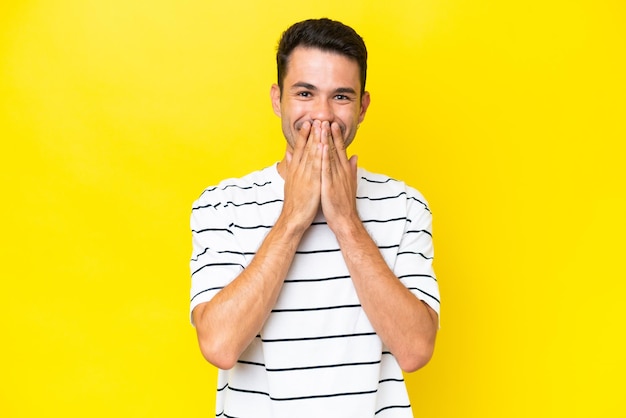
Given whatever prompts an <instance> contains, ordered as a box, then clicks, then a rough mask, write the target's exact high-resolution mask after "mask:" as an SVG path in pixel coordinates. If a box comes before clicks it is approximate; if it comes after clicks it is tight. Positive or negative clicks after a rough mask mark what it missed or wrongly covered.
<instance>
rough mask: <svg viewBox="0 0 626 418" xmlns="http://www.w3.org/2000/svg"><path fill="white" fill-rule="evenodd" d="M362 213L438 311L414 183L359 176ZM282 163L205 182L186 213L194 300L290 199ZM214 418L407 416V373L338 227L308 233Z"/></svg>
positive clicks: (227, 380) (242, 255) (425, 224)
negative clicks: (382, 332) (342, 246)
mask: <svg viewBox="0 0 626 418" xmlns="http://www.w3.org/2000/svg"><path fill="white" fill-rule="evenodd" d="M358 178H359V182H358V189H357V208H358V212H359V216H360V217H361V220H362V221H363V224H364V225H365V227H366V229H367V231H368V232H369V234H370V235H371V237H372V238H373V240H374V242H375V243H376V244H377V245H378V248H379V249H380V251H381V254H382V255H383V257H384V259H385V261H386V262H387V263H388V265H389V267H390V268H391V269H392V270H393V272H394V273H395V274H396V276H397V277H398V278H399V279H400V281H401V282H402V283H403V284H404V285H405V286H406V287H407V288H408V289H410V290H411V291H412V292H413V293H414V294H415V296H416V297H418V298H420V299H422V300H423V301H424V302H426V303H427V304H428V305H429V306H431V307H432V308H433V309H435V311H437V312H439V290H438V285H437V281H436V279H435V274H434V272H433V269H432V260H433V245H432V234H431V213H430V210H429V209H428V206H427V203H426V201H425V200H424V198H423V197H422V196H421V195H420V194H419V192H417V191H416V190H415V189H413V188H411V187H409V186H407V185H406V184H404V183H402V182H400V181H396V180H393V179H391V178H389V177H386V176H382V175H378V174H372V173H369V172H367V171H365V170H363V169H361V168H359V172H358ZM283 189H284V181H283V179H282V178H281V177H280V175H279V174H278V171H277V168H276V165H273V166H271V167H268V168H266V169H264V170H260V171H256V172H254V173H251V174H249V175H247V176H245V177H243V178H240V179H229V180H225V181H223V182H221V183H220V184H219V185H218V186H216V187H211V188H208V189H207V190H205V191H204V193H203V194H202V195H201V196H200V198H199V199H198V200H197V201H196V202H194V205H193V210H192V215H191V229H192V236H193V254H192V259H191V306H190V309H191V310H193V308H194V307H195V306H197V305H198V304H200V303H203V302H207V301H209V300H211V298H212V297H213V296H215V294H217V293H218V292H219V291H220V290H221V289H222V288H224V287H225V286H226V285H228V283H230V282H231V281H232V280H233V279H235V278H236V277H237V276H238V275H239V274H240V273H241V271H242V270H243V269H245V268H246V266H247V265H248V264H249V263H250V262H251V260H252V258H253V257H254V255H255V253H256V251H257V249H258V248H259V246H260V245H261V243H262V241H263V239H264V238H265V236H266V235H267V233H268V232H269V230H270V229H271V228H272V226H273V225H274V223H275V221H276V219H277V218H278V216H279V214H280V212H281V209H282V205H283ZM216 416H219V417H237V418H248V417H250V418H270V417H271V418H296V417H297V418H302V417H315V418H318V417H340V418H346V417H356V418H364V417H374V416H376V417H380V418H388V417H394V418H400V417H411V416H412V413H411V407H410V404H409V399H408V395H407V391H406V387H405V383H404V379H403V376H402V371H401V369H400V367H399V366H398V363H397V362H396V360H395V358H394V357H393V355H392V354H391V353H390V352H389V350H388V349H387V348H386V347H385V346H384V345H383V344H382V342H381V340H380V338H379V337H378V335H376V333H375V332H374V329H373V328H372V325H371V324H370V322H369V320H368V319H367V316H366V315H365V312H364V311H363V309H362V308H361V306H360V302H359V299H358V297H357V294H356V291H355V289H354V286H353V284H352V280H351V279H350V275H349V273H348V269H347V267H346V264H345V262H344V260H343V257H342V255H341V251H340V250H339V245H338V243H337V240H336V238H335V236H334V235H333V233H332V231H331V230H330V228H329V227H328V225H327V224H326V222H325V220H324V218H323V216H322V215H321V214H320V215H318V216H317V218H316V219H315V220H314V222H313V224H312V225H311V227H310V228H309V229H308V230H307V232H306V233H305V235H304V237H303V239H302V241H301V243H300V245H299V247H298V250H297V253H296V256H295V258H294V261H293V264H292V265H291V268H290V270H289V272H288V274H287V277H286V279H285V282H284V285H283V288H282V290H281V293H280V296H279V298H278V301H277V303H276V306H275V307H274V309H273V310H272V312H271V314H270V316H269V319H268V320H267V322H266V323H265V325H264V326H263V328H262V329H261V332H260V333H259V335H258V336H257V337H256V338H255V339H254V340H253V342H252V343H251V344H250V346H249V347H248V348H247V349H246V351H245V352H244V353H243V354H242V356H241V358H240V359H239V361H238V363H237V364H236V365H235V366H234V367H233V368H232V369H230V370H219V374H218V388H217V401H216Z"/></svg>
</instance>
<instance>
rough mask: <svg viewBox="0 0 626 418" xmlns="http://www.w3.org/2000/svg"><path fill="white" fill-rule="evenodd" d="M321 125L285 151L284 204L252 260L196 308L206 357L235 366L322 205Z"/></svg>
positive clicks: (266, 313) (219, 364)
mask: <svg viewBox="0 0 626 418" xmlns="http://www.w3.org/2000/svg"><path fill="white" fill-rule="evenodd" d="M319 130H320V128H319V126H317V127H312V126H311V125H310V124H308V123H306V124H305V125H304V126H303V127H302V128H301V130H300V136H299V138H298V139H297V141H296V146H295V149H294V150H293V154H291V152H289V151H288V152H287V153H286V156H285V159H284V160H283V162H281V164H282V163H284V164H285V165H286V176H285V177H286V178H285V198H284V202H283V209H282V212H281V214H280V216H279V217H278V220H277V221H276V223H275V225H274V226H273V227H272V229H271V230H270V232H269V233H268V235H267V236H266V237H265V240H264V241H263V243H262V244H261V246H260V247H259V249H258V251H257V253H256V255H255V256H254V258H253V260H252V261H251V262H250V264H249V265H248V266H247V267H246V268H245V269H244V270H243V271H242V272H241V274H240V275H239V276H237V277H236V278H235V279H234V280H233V281H232V282H231V283H230V284H229V285H228V286H226V287H224V289H222V290H221V291H220V292H219V293H217V294H216V295H215V296H214V297H213V299H211V300H210V301H209V302H205V303H202V304H200V305H198V306H196V308H195V309H194V310H193V313H192V315H193V321H194V324H195V326H196V333H197V336H198V342H199V345H200V350H201V352H202V354H203V355H204V357H205V358H206V359H207V360H208V361H209V362H210V363H212V364H213V365H215V366H217V367H219V368H221V369H230V368H231V367H233V366H234V365H235V363H236V362H237V360H238V359H239V356H241V353H243V351H244V350H245V349H246V348H247V347H248V345H249V344H250V343H251V342H252V340H253V339H254V338H255V337H256V336H257V335H258V333H259V331H260V330H261V328H262V327H263V324H264V323H265V321H266V320H267V318H268V316H269V314H270V312H271V310H272V308H273V307H274V305H275V304H276V300H277V298H278V295H279V293H280V290H281V288H282V285H283V281H284V279H285V277H286V275H287V272H288V271H289V267H290V266H291V263H292V261H293V257H294V255H295V253H296V249H297V247H298V244H299V243H300V240H301V239H302V236H303V234H304V232H305V231H306V229H307V228H308V227H309V226H310V225H311V222H312V221H313V218H314V217H315V214H316V213H317V210H318V209H319V205H320V187H321V180H320V170H321V152H322V149H321V145H320V140H319V136H320V132H319Z"/></svg>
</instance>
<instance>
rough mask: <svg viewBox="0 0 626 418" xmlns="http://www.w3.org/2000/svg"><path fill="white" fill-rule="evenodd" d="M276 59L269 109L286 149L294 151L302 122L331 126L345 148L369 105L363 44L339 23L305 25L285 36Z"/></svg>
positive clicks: (365, 53) (356, 35)
mask: <svg viewBox="0 0 626 418" xmlns="http://www.w3.org/2000/svg"><path fill="white" fill-rule="evenodd" d="M276 57H277V63H278V84H274V85H273V86H272V89H271V98H272V107H273V109H274V113H276V115H278V116H279V117H280V118H281V121H282V129H283V134H284V135H285V138H286V139H287V143H288V144H289V146H290V147H292V148H293V147H294V145H295V142H296V137H297V136H298V132H299V131H300V128H301V127H302V126H303V124H304V123H305V122H309V123H313V122H314V121H316V120H319V121H320V122H325V121H328V122H329V123H330V124H333V123H336V124H337V125H338V126H339V128H340V129H341V132H342V136H343V141H344V144H345V146H348V145H349V144H350V143H351V142H352V140H353V139H354V137H355V135H356V131H357V129H358V126H359V124H360V123H361V122H362V121H363V119H364V117H365V112H366V111H367V108H368V106H369V103H370V95H369V93H368V92H367V91H365V73H366V70H367V50H366V49H365V43H364V42H363V39H361V37H360V36H359V35H358V34H357V33H356V32H355V31H354V30H353V29H352V28H350V27H348V26H346V25H344V24H342V23H340V22H336V21H332V20H329V19H319V20H306V21H303V22H299V23H296V24H294V25H293V26H291V27H290V28H289V29H287V30H286V31H285V33H284V34H283V37H282V38H281V40H280V43H279V46H278V52H277V54H276Z"/></svg>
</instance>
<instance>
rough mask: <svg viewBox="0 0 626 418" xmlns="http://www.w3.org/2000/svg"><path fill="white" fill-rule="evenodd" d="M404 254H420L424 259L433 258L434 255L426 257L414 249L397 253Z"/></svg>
mask: <svg viewBox="0 0 626 418" xmlns="http://www.w3.org/2000/svg"><path fill="white" fill-rule="evenodd" d="M406 254H413V255H420V256H422V258H424V259H425V260H433V259H434V257H426V256H425V255H424V254H422V253H418V252H415V251H402V252H399V253H398V255H406Z"/></svg>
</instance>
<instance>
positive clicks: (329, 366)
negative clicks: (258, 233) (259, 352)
mask: <svg viewBox="0 0 626 418" xmlns="http://www.w3.org/2000/svg"><path fill="white" fill-rule="evenodd" d="M238 363H241V364H246V365H249V366H258V367H264V368H265V370H266V371H267V372H269V373H278V372H294V371H299V370H318V369H338V368H342V367H355V366H371V365H373V364H380V360H374V361H365V362H355V363H337V364H318V365H315V366H298V367H281V368H269V367H267V366H266V365H265V364H262V363H256V362H252V361H246V360H239V361H238Z"/></svg>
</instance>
